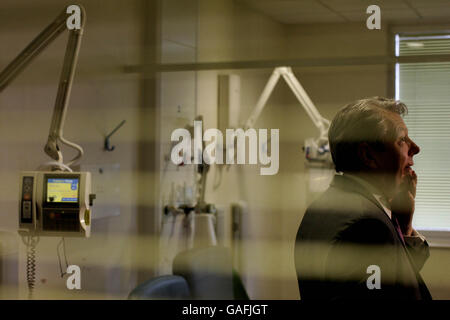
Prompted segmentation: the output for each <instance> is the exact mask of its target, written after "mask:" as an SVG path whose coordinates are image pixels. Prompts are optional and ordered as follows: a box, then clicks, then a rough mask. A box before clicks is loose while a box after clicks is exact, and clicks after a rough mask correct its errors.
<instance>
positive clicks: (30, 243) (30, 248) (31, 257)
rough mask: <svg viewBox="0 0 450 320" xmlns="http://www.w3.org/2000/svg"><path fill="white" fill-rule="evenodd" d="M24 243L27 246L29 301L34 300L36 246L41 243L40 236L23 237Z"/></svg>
mask: <svg viewBox="0 0 450 320" xmlns="http://www.w3.org/2000/svg"><path fill="white" fill-rule="evenodd" d="M22 241H23V243H24V244H25V245H26V246H27V284H28V299H29V300H32V299H33V291H34V283H35V281H36V245H37V244H38V242H39V237H38V236H31V235H30V236H23V237H22Z"/></svg>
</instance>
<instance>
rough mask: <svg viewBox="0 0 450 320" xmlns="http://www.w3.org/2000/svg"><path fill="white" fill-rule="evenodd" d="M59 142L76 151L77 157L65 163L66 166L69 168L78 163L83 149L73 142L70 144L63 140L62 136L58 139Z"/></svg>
mask: <svg viewBox="0 0 450 320" xmlns="http://www.w3.org/2000/svg"><path fill="white" fill-rule="evenodd" d="M59 140H60V141H61V142H62V143H63V144H65V145H66V146H69V147H71V148H73V149H76V150H77V151H78V155H76V156H75V157H74V158H73V159H72V160H70V161H69V162H68V163H67V166H71V165H73V164H74V163H76V162H77V161H79V160H80V159H81V157H82V156H83V153H84V152H83V148H81V147H80V146H79V145H77V144H75V143H73V142H70V141H68V140H66V139H64V138H63V137H62V136H60V137H59Z"/></svg>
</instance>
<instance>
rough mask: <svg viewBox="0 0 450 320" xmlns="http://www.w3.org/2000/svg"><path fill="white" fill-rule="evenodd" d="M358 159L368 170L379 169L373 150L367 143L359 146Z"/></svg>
mask: <svg viewBox="0 0 450 320" xmlns="http://www.w3.org/2000/svg"><path fill="white" fill-rule="evenodd" d="M357 154H358V157H359V160H360V161H361V163H362V164H363V165H364V167H366V168H370V169H377V168H378V164H377V161H376V155H375V153H374V150H373V148H372V147H371V146H370V145H369V144H368V143H367V142H361V143H360V144H359V145H358V153H357Z"/></svg>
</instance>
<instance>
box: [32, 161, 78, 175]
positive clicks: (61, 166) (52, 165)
mask: <svg viewBox="0 0 450 320" xmlns="http://www.w3.org/2000/svg"><path fill="white" fill-rule="evenodd" d="M46 167H50V169H54V168H58V169H60V170H62V171H68V172H72V169H71V168H70V167H69V166H67V165H65V164H64V163H61V162H56V161H50V162H46V163H44V164H41V165H40V166H39V167H38V169H37V170H38V171H41V170H44V169H45V168H46Z"/></svg>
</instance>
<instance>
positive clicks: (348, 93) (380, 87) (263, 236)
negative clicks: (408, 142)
mask: <svg viewBox="0 0 450 320" xmlns="http://www.w3.org/2000/svg"><path fill="white" fill-rule="evenodd" d="M204 5H205V6H206V5H208V10H210V11H205V12H208V14H207V15H206V17H204V21H205V24H204V26H203V27H202V24H201V22H202V17H201V15H200V21H199V31H198V32H199V39H198V57H199V59H198V61H199V62H204V61H243V60H247V59H248V60H251V59H255V60H257V59H279V58H281V59H283V58H285V59H308V58H311V59H315V58H323V59H327V58H336V57H341V58H348V57H371V56H388V55H389V50H390V48H389V44H388V40H389V39H388V33H387V30H382V31H375V32H368V30H367V28H366V27H365V25H364V24H361V23H348V24H325V25H323V24H320V25H301V26H300V25H299V26H292V25H279V24H277V23H273V21H271V20H270V19H267V18H265V17H264V16H259V17H258V19H260V21H264V23H265V24H262V23H260V24H259V25H258V24H257V23H255V21H253V23H254V24H253V27H255V25H258V26H259V28H258V29H257V30H258V31H254V32H253V33H250V34H246V32H245V30H251V28H237V29H239V30H240V32H239V33H236V34H233V31H232V30H233V26H236V25H239V23H238V21H236V19H238V16H237V15H233V10H232V9H234V10H239V11H240V14H239V17H245V12H246V10H245V9H243V8H239V7H237V6H235V7H233V8H229V7H227V9H228V11H227V10H221V13H224V12H228V15H229V18H228V19H226V18H225V17H224V16H222V19H221V20H220V21H222V25H220V26H217V25H215V24H218V22H217V20H215V19H213V18H212V17H214V8H212V7H213V6H212V5H209V4H205V3H204ZM222 9H223V8H222ZM200 12H201V11H200ZM252 14H255V13H252ZM208 18H210V19H208ZM245 21H247V22H248V21H251V20H250V19H245ZM226 23H229V25H228V27H227V26H224V24H225V25H226ZM248 23H249V24H250V25H251V22H248ZM206 25H207V26H208V28H206V27H205V26H206ZM261 25H265V26H266V27H267V29H266V30H263V29H262V28H261ZM269 26H270V27H269ZM210 30H215V31H217V30H222V32H221V33H219V35H218V34H217V33H214V34H212V33H210ZM273 35H276V36H275V37H272V36H273ZM250 38H251V39H252V41H253V42H252V43H253V46H254V47H257V46H258V44H257V43H258V40H257V39H261V42H260V43H261V46H260V47H259V48H258V50H257V51H258V53H259V56H257V54H255V55H253V56H252V53H251V51H249V50H246V49H247V48H245V47H242V46H241V48H242V51H240V50H239V46H237V43H239V44H244V43H247V44H248V42H247V41H249V39H250ZM217 39H220V41H219V40H217ZM224 39H228V40H227V41H224ZM275 39H276V40H275ZM233 44H235V45H236V46H237V47H234V45H233ZM270 48H271V49H272V50H270ZM249 52H250V53H249ZM215 53H217V54H215ZM261 53H264V54H265V55H264V56H261ZM271 71H272V70H271V69H260V70H223V71H203V72H198V74H197V78H198V80H197V94H198V103H197V114H203V116H204V118H205V122H206V124H207V125H206V127H215V126H216V124H217V107H216V106H217V102H216V101H217V75H218V74H221V73H223V74H227V73H228V74H237V75H240V77H241V115H240V122H241V123H243V122H244V121H245V120H246V119H247V117H248V115H249V112H250V110H251V108H252V107H253V106H254V104H255V103H256V100H257V98H258V97H259V94H260V93H261V92H262V89H263V87H264V85H265V83H266V81H267V79H268V77H269V75H270V73H271ZM294 72H295V74H296V76H297V77H298V79H299V80H300V82H301V83H302V85H303V86H304V88H305V89H306V91H307V92H308V94H309V95H310V97H311V99H312V100H313V102H314V103H315V105H316V106H317V108H318V110H319V111H320V112H321V114H322V115H323V116H324V117H326V118H328V119H332V118H333V116H334V114H335V113H336V111H337V110H338V108H339V107H341V106H343V105H344V104H345V103H348V102H349V101H352V100H355V99H358V98H361V97H367V96H376V95H378V96H388V95H389V94H390V92H391V91H390V88H389V83H390V82H389V68H388V66H386V65H348V66H342V65H336V66H333V65H332V62H330V63H324V65H322V66H313V67H302V68H294ZM255 127H256V128H279V129H280V170H279V172H278V174H277V175H275V176H260V175H259V172H258V169H257V168H253V167H251V166H231V168H230V169H229V171H225V170H224V171H223V172H224V174H223V181H222V184H221V186H220V187H219V188H217V189H216V190H214V188H213V186H212V184H213V182H212V181H211V180H214V179H213V178H212V177H214V176H215V174H217V172H218V169H217V167H216V168H214V169H213V170H212V172H211V173H210V175H209V179H210V181H208V189H207V198H208V200H209V201H214V202H215V203H216V204H219V203H221V204H222V203H230V202H234V201H236V200H244V201H246V202H247V204H248V208H249V210H248V212H247V216H246V217H245V218H244V223H243V226H242V227H243V228H244V229H243V234H244V240H243V244H242V252H241V254H242V257H243V258H242V260H243V264H242V269H241V270H240V271H241V274H242V276H243V278H244V280H245V284H246V286H247V290H248V291H249V294H250V296H251V297H252V298H259V299H266V298H267V299H295V298H298V297H299V294H298V289H297V284H296V281H295V280H296V277H295V270H294V262H293V250H294V241H295V234H296V231H297V228H298V225H299V223H300V221H301V218H302V216H303V213H304V211H305V209H306V207H307V205H308V204H309V203H310V202H311V201H312V200H313V199H314V197H315V196H316V194H315V193H314V192H311V190H310V189H309V172H308V170H307V169H306V167H305V161H304V159H303V157H304V156H303V153H302V151H301V147H302V145H303V142H304V139H305V138H308V137H313V136H316V135H317V133H318V132H317V130H316V128H315V127H314V126H313V124H312V122H311V120H310V119H309V118H308V117H307V114H306V112H305V111H304V110H303V109H302V108H301V107H300V105H299V103H298V101H297V100H296V99H295V97H294V96H293V94H292V93H291V91H290V90H289V89H288V87H287V86H286V85H285V84H284V83H283V82H282V81H280V83H279V84H278V85H277V87H276V89H275V91H274V93H273V95H272V96H271V98H270V99H269V102H268V105H267V107H266V109H265V110H264V113H263V114H262V116H261V118H260V120H259V121H258V122H257V123H256V125H255Z"/></svg>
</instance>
